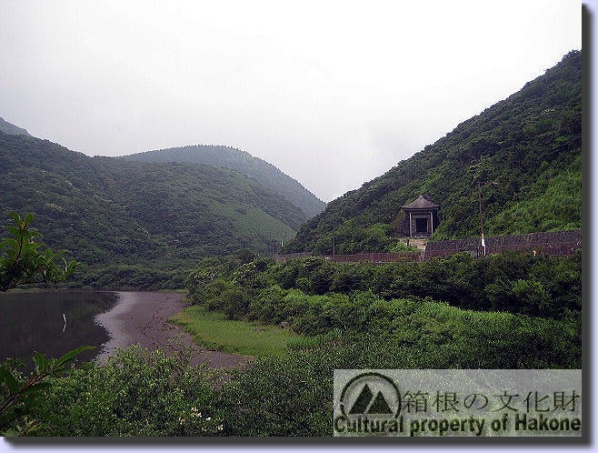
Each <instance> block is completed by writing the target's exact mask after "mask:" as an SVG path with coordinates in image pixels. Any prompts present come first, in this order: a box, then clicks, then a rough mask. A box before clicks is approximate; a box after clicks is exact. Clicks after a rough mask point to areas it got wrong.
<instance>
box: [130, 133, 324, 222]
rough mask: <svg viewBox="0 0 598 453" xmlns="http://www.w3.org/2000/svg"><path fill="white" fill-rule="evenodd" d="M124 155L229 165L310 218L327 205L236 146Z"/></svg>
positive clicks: (131, 157) (144, 159)
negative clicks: (283, 198) (278, 195)
mask: <svg viewBox="0 0 598 453" xmlns="http://www.w3.org/2000/svg"><path fill="white" fill-rule="evenodd" d="M124 159H127V160H138V161H144V162H187V163H194V164H205V165H210V166H213V167H217V168H220V167H223V168H229V169H231V170H235V171H237V172H239V173H241V174H243V175H246V176H248V177H250V178H253V179H255V180H256V181H258V182H260V183H261V184H263V185H264V186H265V187H268V188H270V189H271V190H273V191H274V192H276V193H278V194H280V195H282V196H283V197H285V198H286V199H287V200H289V201H290V202H291V203H293V204H295V205H296V206H298V207H299V208H300V209H301V210H302V211H303V212H304V213H305V215H306V217H308V218H309V217H313V216H315V215H316V214H319V213H320V212H322V211H323V210H324V208H325V207H326V204H325V203H324V202H323V201H321V200H319V199H318V198H317V197H316V196H315V195H314V194H312V193H311V192H310V191H308V190H307V189H306V188H305V187H303V186H302V185H301V184H300V183H299V182H297V181H296V180H294V179H293V178H291V177H290V176H287V175H286V174H284V173H283V172H282V171H280V170H279V169H278V168H276V167H275V166H274V165H272V164H269V163H268V162H266V161H264V160H262V159H259V158H257V157H253V156H252V155H251V154H249V153H247V152H245V151H241V150H238V149H235V148H230V147H226V146H200V145H198V146H185V147H181V148H169V149H161V150H157V151H148V152H145V153H139V154H132V155H130V156H125V157H124Z"/></svg>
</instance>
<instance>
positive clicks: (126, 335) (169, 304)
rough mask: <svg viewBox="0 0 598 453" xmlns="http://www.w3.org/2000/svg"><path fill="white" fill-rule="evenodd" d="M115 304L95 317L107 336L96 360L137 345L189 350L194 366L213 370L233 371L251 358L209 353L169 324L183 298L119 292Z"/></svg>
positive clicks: (179, 296)
mask: <svg viewBox="0 0 598 453" xmlns="http://www.w3.org/2000/svg"><path fill="white" fill-rule="evenodd" d="M117 294H118V295H119V301H118V303H117V304H116V305H115V306H114V307H113V308H112V309H111V310H110V311H108V312H106V313H102V314H100V315H98V316H96V321H97V322H98V324H100V325H101V326H102V327H104V328H105V329H106V330H107V331H108V334H109V335H110V341H108V342H107V343H105V344H104V345H103V346H102V352H101V353H100V354H99V355H98V358H97V359H98V360H99V361H102V360H106V358H107V357H108V356H110V355H111V354H113V353H114V351H115V350H116V348H119V347H120V348H124V347H126V346H130V345H133V344H139V345H141V346H143V347H144V348H147V349H149V350H156V349H160V350H163V351H165V352H168V353H177V352H179V351H182V350H186V349H188V348H191V350H192V351H193V359H192V363H193V364H198V363H206V364H208V366H210V367H213V368H234V367H236V366H238V365H242V364H246V363H247V362H249V361H250V360H251V359H252V357H247V356H240V355H236V354H228V353H224V352H219V351H210V350H207V349H205V348H202V347H201V346H199V345H198V344H197V343H195V342H193V340H192V337H191V335H190V334H188V333H187V332H185V331H184V329H183V328H182V327H181V326H177V325H174V324H171V323H169V322H167V321H168V318H169V317H170V316H172V315H174V314H175V313H178V312H179V311H181V310H182V309H183V308H185V304H184V303H183V295H182V294H178V293H158V292H145V293H144V292H118V293H117Z"/></svg>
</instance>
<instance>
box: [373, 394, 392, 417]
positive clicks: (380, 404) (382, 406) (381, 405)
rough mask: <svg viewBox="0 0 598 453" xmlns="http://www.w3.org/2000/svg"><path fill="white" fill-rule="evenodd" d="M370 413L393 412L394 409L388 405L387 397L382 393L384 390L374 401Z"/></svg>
mask: <svg viewBox="0 0 598 453" xmlns="http://www.w3.org/2000/svg"><path fill="white" fill-rule="evenodd" d="M368 414H392V410H391V409H390V407H389V406H388V403H387V402H386V399H384V396H383V395H382V392H378V394H377V395H376V398H375V399H374V402H373V403H372V405H371V406H370V408H369V409H368Z"/></svg>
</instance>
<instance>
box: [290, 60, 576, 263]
mask: <svg viewBox="0 0 598 453" xmlns="http://www.w3.org/2000/svg"><path fill="white" fill-rule="evenodd" d="M581 69H582V54H581V52H578V51H574V52H571V53H569V54H568V55H566V56H565V57H564V58H563V60H562V61H561V62H560V63H559V64H557V65H556V66H555V67H553V68H551V69H549V70H547V71H546V73H545V74H544V75H542V76H540V77H538V78H537V79H535V80H533V81H531V82H529V83H527V84H526V85H525V86H524V87H523V89H522V90H520V91H519V92H518V93H516V94H513V95H512V96H510V97H509V98H507V99H506V100H504V101H501V102H499V103H497V104H495V105H494V106H492V107H490V108H488V109H487V110H485V111H484V112H482V113H481V114H480V115H478V116H475V117H473V118H471V119H469V120H467V121H465V122H463V123H462V124H460V125H458V126H457V127H456V128H455V130H453V131H452V132H450V133H449V134H447V135H446V136H445V137H443V138H441V139H439V140H438V141H437V142H436V143H434V144H433V145H429V146H426V147H425V148H424V149H423V150H422V151H420V152H419V153H417V154H415V155H414V156H413V157H411V158H409V159H407V160H404V161H402V162H400V163H399V164H398V165H397V166H395V167H394V168H392V169H391V170H389V171H388V172H387V173H385V174H384V175H382V176H380V177H378V178H376V179H374V180H372V181H370V182H368V183H366V184H364V185H363V186H362V187H361V188H360V189H358V190H355V191H352V192H348V193H347V194H345V195H344V196H342V197H340V198H338V199H336V200H334V201H332V202H331V203H329V204H328V207H327V209H326V210H325V211H324V212H323V213H321V214H320V215H318V216H317V217H315V218H313V219H311V220H310V221H308V222H307V223H306V224H305V225H304V226H303V227H302V228H301V230H300V231H299V233H298V234H297V236H296V238H295V240H294V241H292V242H291V243H289V244H288V248H287V249H288V251H290V252H297V251H314V252H316V253H330V252H331V250H332V243H333V237H334V240H335V243H336V251H337V252H338V253H353V252H357V251H366V250H371V251H385V250H387V249H388V248H389V247H392V241H390V240H388V238H389V237H390V236H392V235H393V233H394V230H395V228H396V223H397V220H398V219H397V216H398V215H399V213H400V207H401V206H402V205H404V204H406V203H409V202H410V201H412V200H414V199H415V198H417V197H418V196H419V195H420V194H426V195H428V196H429V197H430V198H431V199H432V200H434V201H435V202H436V203H438V204H440V210H439V218H440V225H439V227H438V229H437V230H436V231H435V234H434V238H435V239H445V238H449V239H450V238H462V237H468V236H477V235H479V231H480V230H479V228H480V226H479V211H478V193H477V185H476V182H478V181H482V182H485V181H496V182H497V183H498V185H484V186H483V187H482V200H483V207H484V217H485V228H486V232H487V233H488V234H490V235H506V234H520V233H531V232H539V231H557V230H567V229H578V228H581V192H582V191H581V165H582V157H581V155H582V152H581V132H582V131H581V112H582V99H581V74H582V71H581ZM432 114H433V113H432Z"/></svg>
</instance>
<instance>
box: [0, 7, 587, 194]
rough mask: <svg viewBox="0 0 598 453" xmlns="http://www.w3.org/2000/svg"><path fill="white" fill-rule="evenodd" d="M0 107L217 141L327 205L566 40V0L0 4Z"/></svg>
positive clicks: (65, 125)
mask: <svg viewBox="0 0 598 453" xmlns="http://www.w3.org/2000/svg"><path fill="white" fill-rule="evenodd" d="M0 11H1V16H0V116H1V117H3V118H4V119H5V120H7V121H9V122H11V123H13V124H16V125H17V126H20V127H24V128H26V129H27V130H28V131H29V132H30V133H31V134H32V135H35V136H37V137H40V138H46V139H48V140H51V141H53V142H57V143H60V144H61V145H63V146H66V147H67V148H69V149H72V150H75V151H80V152H83V153H85V154H88V155H107V156H117V155H124V154H131V153H136V152H142V151H148V150H153V149H160V148H169V147H174V146H185V145H195V144H206V145H210V144H216V145H227V146H232V147H235V148H239V149H242V150H244V151H247V152H249V153H250V154H252V155H254V156H257V157H260V158H262V159H264V160H266V161H268V162H270V163H272V164H274V165H276V166H277V167H278V168H280V169H281V170H282V171H284V172H285V173H287V174H288V175H290V176H291V177H293V178H295V179H297V180H298V181H299V182H300V183H302V184H303V185H304V186H305V187H306V188H308V189H309V190H311V191H312V192H314V193H315V194H316V195H317V196H318V197H319V198H321V199H322V200H324V201H330V200H332V199H334V198H336V197H338V196H340V195H342V194H343V193H345V192H347V191H349V190H352V189H357V188H359V187H360V186H361V184H362V183H363V182H366V181H369V180H371V179H373V178H375V177H376V176H379V175H381V174H383V173H384V172H386V171H387V170H389V169H390V168H392V167H393V166H394V165H396V164H397V163H398V162H399V161H401V160H403V159H406V158H408V157H410V156H411V155H413V154H414V153H416V152H418V151H420V150H421V149H422V148H423V147H424V146H425V145H428V144H432V143H433V142H435V141H436V140H437V139H439V138H440V137H442V136H444V135H445V134H446V133H448V132H450V131H451V130H453V129H454V128H455V127H456V126H457V125H458V124H459V123H460V122H462V121H464V120H466V119H468V118H470V117H471V116H473V115H476V114H479V113H481V111H482V110H484V109H485V108H487V107H489V106H491V105H492V104H494V103H496V102H498V101H500V100H502V99H504V98H506V97H508V96H509V95H510V94H512V93H514V92H516V91H518V90H519V89H521V88H522V87H523V85H524V84H525V83H526V82H527V81H529V80H532V79H533V78H535V77H537V76H539V75H541V74H543V73H544V71H545V70H546V69H548V68H549V67H551V66H554V65H555V64H556V63H558V62H559V61H560V60H561V58H562V57H563V56H564V55H565V54H566V53H567V52H569V51H570V50H573V49H581V2H578V1H575V0H525V1H522V0H514V1H513V0H501V1H493V2H487V1H481V0H471V1H469V0H468V1H464V0H452V1H450V0H426V1H415V0H411V1H401V0H394V1H379V0H364V1H350V0H345V1H327V0H317V1H308V0H301V1H299V0H295V1H286V0H277V1H261V0H246V1H226V0H217V1H216V0H210V1H202V0H194V1H176V0H169V1H157V0H153V1H152V0H143V1H131V0H116V1H107V0H102V1H91V0H72V1H67V0H53V1H45V0H44V1H42V0H40V1H35V0H0Z"/></svg>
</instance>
